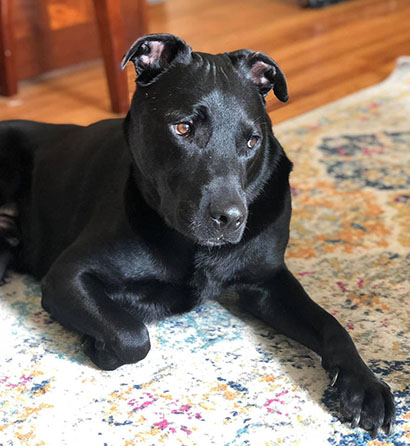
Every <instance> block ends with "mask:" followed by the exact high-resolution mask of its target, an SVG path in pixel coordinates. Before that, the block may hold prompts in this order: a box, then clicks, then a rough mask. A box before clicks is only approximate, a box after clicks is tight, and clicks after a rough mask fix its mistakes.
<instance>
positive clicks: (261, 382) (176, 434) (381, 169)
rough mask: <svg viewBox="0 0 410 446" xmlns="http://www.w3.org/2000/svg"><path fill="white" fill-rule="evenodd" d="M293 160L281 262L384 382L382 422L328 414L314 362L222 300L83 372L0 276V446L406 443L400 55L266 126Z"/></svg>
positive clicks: (408, 179)
mask: <svg viewBox="0 0 410 446" xmlns="http://www.w3.org/2000/svg"><path fill="white" fill-rule="evenodd" d="M275 133H276V135H277V136H278V138H279V140H280V141H281V143H282V145H283V146H284V147H285V149H286V151H287V153H288V155H289V157H290V158H291V159H292V161H293V162H294V164H295V167H294V171H293V173H292V176H291V183H292V193H293V207H294V211H293V217H292V227H291V240H290V244H289V248H288V251H287V262H288V266H289V267H290V269H291V270H292V271H293V272H294V273H295V274H296V276H297V277H298V278H299V279H300V281H301V282H302V284H303V285H304V287H305V288H306V290H307V291H308V293H309V294H310V295H311V296H312V297H313V298H314V299H315V300H316V301H317V302H318V303H320V304H321V305H323V306H324V307H325V308H326V309H327V310H328V311H330V312H331V313H332V314H333V315H335V316H336V317H337V318H338V319H339V320H340V322H341V323H342V324H343V325H344V326H345V327H346V328H347V329H348V330H349V332H350V333H351V335H352V337H353V339H354V340H355V342H356V345H357V348H358V350H359V351H360V352H361V354H362V356H363V357H364V359H365V360H366V362H367V363H369V364H370V365H371V367H372V369H373V370H374V371H375V372H376V373H377V374H378V375H379V376H381V377H383V378H384V379H385V380H386V381H387V382H388V383H389V385H390V386H391V388H392V390H393V391H394V394H395V397H396V402H397V426H396V428H395V430H394V432H393V433H392V434H390V436H388V437H387V436H386V435H384V434H382V435H380V436H379V438H378V439H376V440H372V439H371V438H370V436H369V435H368V434H367V433H365V432H363V431H361V430H352V429H350V427H349V426H348V425H347V424H343V423H341V422H340V421H339V420H338V418H337V416H338V400H337V396H336V395H335V393H334V392H335V391H334V389H333V388H329V387H328V384H329V379H328V377H327V375H326V373H325V372H324V371H323V369H322V368H321V366H320V360H319V358H318V357H317V356H316V355H314V354H313V353H312V352H310V351H309V350H307V349H306V348H304V347H303V346H301V345H299V344H297V343H296V342H293V341H291V340H289V339H287V338H286V337H284V336H282V335H279V334H277V333H276V332H274V331H273V330H272V329H270V328H269V327H267V326H266V325H265V324H263V323H261V322H259V321H257V320H255V319H254V318H252V317H251V316H249V315H247V314H244V313H242V312H241V311H240V310H239V309H238V307H237V306H236V302H235V297H234V296H229V295H228V296H223V297H220V298H218V299H216V300H215V301H212V302H209V303H207V304H205V305H203V306H201V307H199V308H197V309H196V310H195V311H192V312H190V313H188V314H186V315H183V316H179V317H173V318H170V319H168V320H166V321H164V322H162V323H159V324H156V325H153V326H151V327H150V334H151V340H152V350H151V352H150V354H149V355H148V357H147V358H146V359H145V360H144V361H143V362H141V363H139V364H136V365H127V366H124V367H121V368H120V369H118V370H116V371H114V372H104V371H100V370H97V369H96V368H94V367H93V365H92V364H91V363H90V362H89V360H88V359H87V357H86V356H85V355H84V354H83V353H82V351H81V346H80V339H79V337H78V336H77V335H75V334H73V333H70V332H68V331H67V330H65V329H64V328H62V327H61V326H60V325H59V324H58V323H57V322H54V321H53V320H51V319H50V318H49V316H48V314H47V313H46V312H44V311H43V310H42V308H41V306H40V298H39V295H40V290H39V285H38V283H37V282H35V281H34V280H33V279H31V278H30V277H28V276H21V275H17V274H10V276H9V280H8V283H7V284H6V285H4V286H3V287H1V288H0V339H1V348H0V446H20V445H22V446H43V445H46V446H48V445H52V446H54V445H59V446H72V445H89V446H93V445H96V446H97V445H98V446H105V445H106V446H133V445H146V446H157V445H167V446H173V445H185V446H190V445H199V446H205V445H217V446H243V445H250V446H273V445H286V446H288V445H309V446H311V445H343V446H347V445H349V446H350V445H352V446H353V445H355V446H356V445H359V446H391V445H397V446H402V445H407V444H410V347H409V346H410V305H409V303H410V58H400V59H399V62H398V67H397V69H396V70H395V72H394V73H393V74H392V75H391V76H390V77H389V78H388V79H387V80H386V81H384V82H383V83H381V84H379V85H376V86H374V87H371V88H369V89H367V90H364V91H362V92H359V93H357V94H354V95H352V96H349V97H347V98H345V99H343V100H340V101H338V102H335V103H333V104H330V105H328V106H325V107H322V108H320V109H318V110H315V111H313V112H310V113H307V114H305V115H303V116H301V117H298V118H295V119H292V120H290V121H288V122H286V123H283V124H280V125H278V126H276V127H275Z"/></svg>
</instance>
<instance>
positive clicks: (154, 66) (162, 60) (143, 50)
mask: <svg viewBox="0 0 410 446" xmlns="http://www.w3.org/2000/svg"><path fill="white" fill-rule="evenodd" d="M191 51H192V50H191V47H190V46H188V45H187V44H186V43H185V42H184V41H183V40H182V39H180V38H179V37H176V36H173V35H172V34H149V35H147V36H143V37H140V38H139V39H138V40H136V41H135V42H134V43H133V44H132V45H131V48H130V49H129V50H128V52H127V54H125V56H124V58H123V59H122V62H121V69H122V70H123V69H124V68H125V66H126V65H127V63H128V62H129V61H130V60H131V61H132V63H133V64H134V66H135V71H136V72H137V75H138V78H137V84H138V85H141V86H146V85H150V84H151V83H153V82H154V81H155V80H156V79H157V77H158V76H159V75H160V74H161V73H162V72H164V71H166V70H167V69H168V68H169V67H170V66H171V65H172V64H174V63H188V62H189V61H190V59H191Z"/></svg>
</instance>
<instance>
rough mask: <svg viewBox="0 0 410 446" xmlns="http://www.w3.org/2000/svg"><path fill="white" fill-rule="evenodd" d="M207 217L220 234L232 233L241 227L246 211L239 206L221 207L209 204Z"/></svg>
mask: <svg viewBox="0 0 410 446" xmlns="http://www.w3.org/2000/svg"><path fill="white" fill-rule="evenodd" d="M209 215H210V216H211V218H212V220H213V221H214V222H215V223H216V225H217V226H218V228H219V229H220V230H221V231H222V232H224V233H225V232H232V231H236V230H237V229H239V228H240V227H241V226H242V224H243V222H244V221H245V218H246V209H245V208H244V206H243V205H239V204H230V205H225V206H221V205H218V204H212V203H211V205H210V206H209Z"/></svg>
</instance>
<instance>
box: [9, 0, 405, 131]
mask: <svg viewBox="0 0 410 446" xmlns="http://www.w3.org/2000/svg"><path fill="white" fill-rule="evenodd" d="M149 14H150V32H169V33H173V34H177V35H179V36H180V37H182V38H184V39H185V40H186V41H187V42H188V43H189V44H190V45H191V46H192V47H193V49H194V50H198V51H206V52H210V53H213V52H223V51H229V50H235V49H238V48H251V49H254V50H258V51H263V52H265V53H267V54H269V55H270V56H271V57H273V58H274V59H275V60H276V61H277V62H278V63H279V65H280V66H281V67H282V69H283V71H284V72H285V74H286V76H287V79H288V86H289V91H290V100H289V102H288V103H287V104H283V105H282V104H280V103H279V102H278V101H276V99H275V98H274V97H273V95H270V97H269V100H268V110H269V112H270V114H271V117H272V120H273V122H280V121H283V120H285V119H288V118H291V117H293V116H296V115H298V114H300V113H303V112H306V111H308V110H311V109H314V108H316V107H318V106H320V105H324V104H326V103H328V102H330V101H333V100H335V99H338V98H340V97H342V96H345V95H347V94H349V93H352V92H354V91H357V90H359V89H362V88H365V87H367V86H369V85H372V84H375V83H377V82H380V81H381V80H383V79H384V78H385V77H386V76H387V75H388V74H389V73H390V72H391V71H392V70H393V68H394V65H395V60H396V58H397V57H398V56H401V55H410V26H409V23H410V0H349V1H346V2H344V3H340V4H336V5H333V6H330V7H327V8H323V9H316V10H309V9H302V8H300V7H299V6H298V4H297V2H296V1H294V0H224V1H220V0H195V1H193V0H168V1H167V2H164V3H158V4H154V5H152V6H150V12H149ZM128 76H129V81H130V91H133V89H134V85H133V81H134V72H133V69H132V66H129V67H128ZM19 87H20V91H19V94H18V96H16V97H14V98H12V99H6V98H0V120H3V119H17V118H18V119H34V120H40V121H48V122H73V123H79V124H87V123H90V122H93V121H96V120H99V119H104V118H107V117H112V116H115V115H113V114H112V113H110V112H109V111H108V110H109V101H108V92H107V88H106V84H105V78H104V71H103V67H102V64H101V63H100V62H93V63H88V64H85V65H82V66H77V67H73V68H70V69H66V70H61V71H59V72H55V73H52V74H49V75H47V76H44V77H42V78H39V79H37V80H33V81H25V82H21V83H20V86H19Z"/></svg>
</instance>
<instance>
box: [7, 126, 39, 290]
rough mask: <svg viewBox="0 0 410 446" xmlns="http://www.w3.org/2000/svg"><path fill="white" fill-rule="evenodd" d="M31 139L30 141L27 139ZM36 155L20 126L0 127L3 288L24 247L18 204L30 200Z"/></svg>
mask: <svg viewBox="0 0 410 446" xmlns="http://www.w3.org/2000/svg"><path fill="white" fill-rule="evenodd" d="M26 139H27V138H26ZM32 161H33V154H32V150H31V149H30V148H29V146H28V145H27V143H26V142H25V137H24V133H23V129H20V128H19V125H18V124H17V123H16V122H13V121H8V122H2V123H1V124H0V284H1V283H2V282H3V278H4V274H5V271H6V268H7V265H8V264H9V262H10V261H11V259H12V257H13V254H14V251H15V250H16V248H17V247H18V246H19V245H20V244H21V234H20V230H19V222H18V218H19V211H18V206H19V205H18V203H19V202H20V201H21V200H22V199H23V198H24V197H25V196H27V193H28V190H29V187H30V181H31V169H32Z"/></svg>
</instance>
